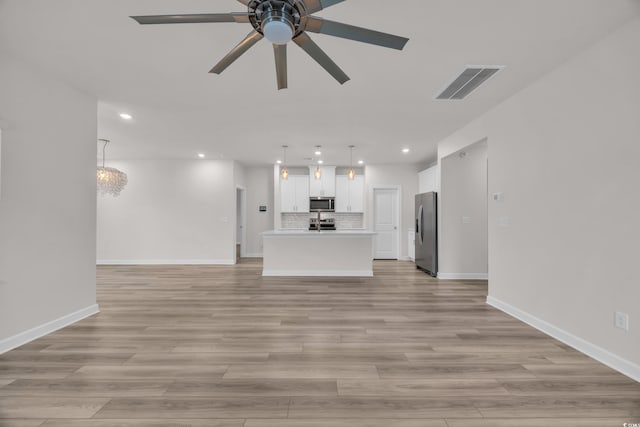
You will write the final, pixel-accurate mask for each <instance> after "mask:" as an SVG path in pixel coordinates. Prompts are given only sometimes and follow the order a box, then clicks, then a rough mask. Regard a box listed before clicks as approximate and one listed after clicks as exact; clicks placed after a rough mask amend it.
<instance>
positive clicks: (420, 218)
mask: <svg viewBox="0 0 640 427" xmlns="http://www.w3.org/2000/svg"><path fill="white" fill-rule="evenodd" d="M423 213H424V209H423V207H422V205H420V209H418V220H417V221H418V238H419V241H420V245H421V246H422V244H423V243H424V236H423V234H424V228H423V227H422V221H423V220H424V215H423Z"/></svg>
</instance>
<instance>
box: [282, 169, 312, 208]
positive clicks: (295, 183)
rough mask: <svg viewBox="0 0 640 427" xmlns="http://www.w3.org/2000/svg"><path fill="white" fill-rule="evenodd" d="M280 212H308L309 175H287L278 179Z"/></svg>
mask: <svg viewBox="0 0 640 427" xmlns="http://www.w3.org/2000/svg"><path fill="white" fill-rule="evenodd" d="M280 212H286V213H291V212H294V213H304V212H309V177H308V176H307V175H289V179H281V180H280Z"/></svg>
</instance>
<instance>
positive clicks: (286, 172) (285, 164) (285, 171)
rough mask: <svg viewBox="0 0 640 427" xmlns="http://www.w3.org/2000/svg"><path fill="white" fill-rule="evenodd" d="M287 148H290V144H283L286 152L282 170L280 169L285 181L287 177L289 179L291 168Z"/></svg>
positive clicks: (283, 149)
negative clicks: (288, 166) (288, 163)
mask: <svg viewBox="0 0 640 427" xmlns="http://www.w3.org/2000/svg"><path fill="white" fill-rule="evenodd" d="M287 148H289V146H288V145H283V146H282V151H283V153H284V156H283V157H284V161H283V163H282V170H281V171H280V176H281V177H282V179H284V180H285V181H286V180H287V179H289V169H287Z"/></svg>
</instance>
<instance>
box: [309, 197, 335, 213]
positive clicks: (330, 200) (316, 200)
mask: <svg viewBox="0 0 640 427" xmlns="http://www.w3.org/2000/svg"><path fill="white" fill-rule="evenodd" d="M309 211H310V212H335V211H336V199H335V197H311V198H310V199H309Z"/></svg>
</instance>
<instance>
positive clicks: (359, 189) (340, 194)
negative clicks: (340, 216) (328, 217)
mask: <svg viewBox="0 0 640 427" xmlns="http://www.w3.org/2000/svg"><path fill="white" fill-rule="evenodd" d="M336 212H358V213H360V212H364V177H363V176H362V175H356V177H355V179H354V180H353V181H351V180H350V179H349V178H348V177H347V176H346V175H338V176H336Z"/></svg>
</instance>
